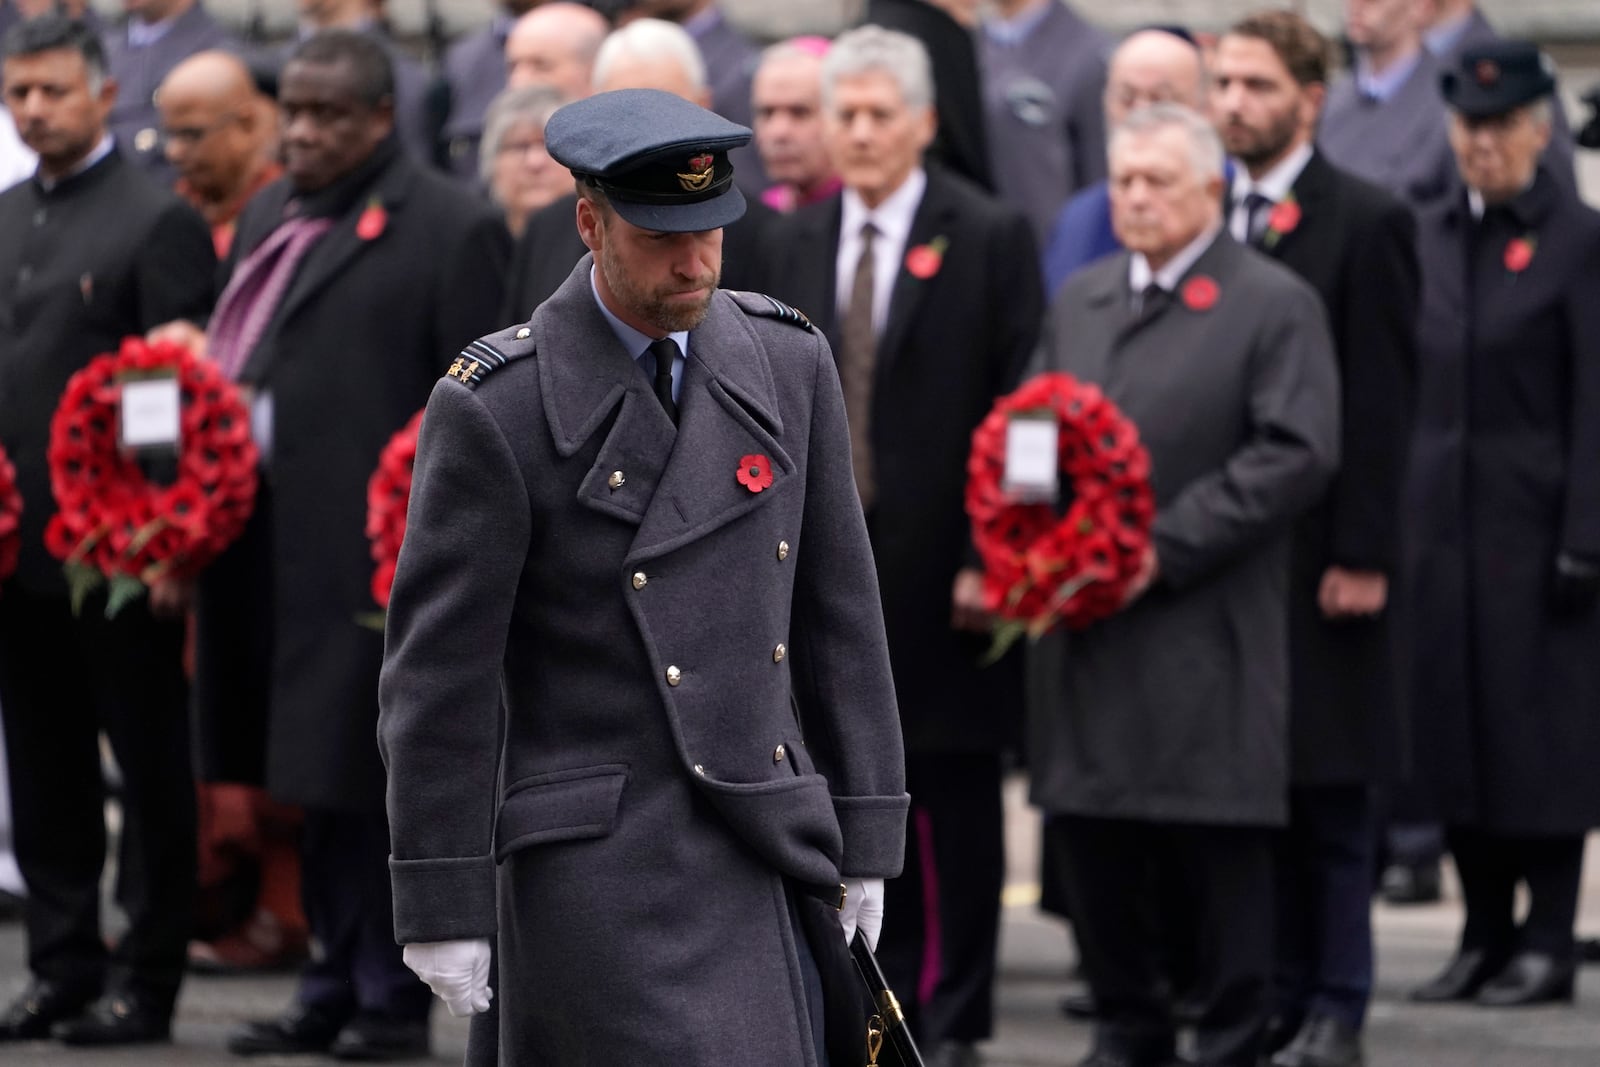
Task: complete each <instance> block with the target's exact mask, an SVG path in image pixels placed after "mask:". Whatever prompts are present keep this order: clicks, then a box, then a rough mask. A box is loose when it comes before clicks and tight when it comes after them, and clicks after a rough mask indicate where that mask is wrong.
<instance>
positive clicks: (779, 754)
mask: <svg viewBox="0 0 1600 1067" xmlns="http://www.w3.org/2000/svg"><path fill="white" fill-rule="evenodd" d="M772 762H773V763H782V762H783V746H782V745H779V746H778V747H777V748H775V749H773V750H772Z"/></svg>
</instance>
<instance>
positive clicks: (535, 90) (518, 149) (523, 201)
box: [478, 85, 572, 238]
mask: <svg viewBox="0 0 1600 1067" xmlns="http://www.w3.org/2000/svg"><path fill="white" fill-rule="evenodd" d="M565 102H566V101H565V100H564V99H563V98H562V96H561V94H560V93H559V92H557V91H556V90H554V89H552V88H550V87H549V86H543V85H532V86H527V87H525V88H522V89H507V90H506V91H505V92H503V93H501V94H500V95H499V96H497V97H495V98H494V103H492V104H490V105H489V111H488V114H486V115H485V116H484V122H483V141H482V143H481V145H480V151H479V160H478V177H479V178H480V180H482V182H483V184H484V186H485V188H487V189H488V190H489V198H490V199H491V200H493V201H494V204H495V206H496V207H498V208H499V209H500V210H501V212H503V213H504V215H505V219H506V229H508V230H510V231H511V236H512V237H513V238H516V237H520V236H522V231H523V229H524V228H525V227H526V226H527V222H528V216H529V215H531V214H533V213H534V212H535V211H538V210H539V209H540V208H543V207H547V206H548V205H550V204H552V203H554V202H555V201H557V200H560V199H561V198H562V197H563V196H566V195H567V194H568V193H570V192H572V174H571V173H570V172H569V171H568V170H567V168H565V167H563V166H562V165H561V164H559V163H557V162H556V161H555V160H554V159H552V158H550V153H549V152H548V151H546V150H545V146H544V127H545V123H547V122H549V121H550V116H551V115H553V114H555V111H556V109H557V108H558V107H560V106H561V105H562V104H563V103H565Z"/></svg>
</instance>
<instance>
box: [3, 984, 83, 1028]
mask: <svg viewBox="0 0 1600 1067" xmlns="http://www.w3.org/2000/svg"><path fill="white" fill-rule="evenodd" d="M98 994H99V990H98V989H94V988H92V987H89V986H75V985H67V984H62V983H58V982H48V981H45V980H44V979H42V978H36V979H34V981H33V982H32V984H30V985H29V986H28V988H27V989H25V990H23V992H22V995H21V996H19V997H18V998H17V999H16V1000H14V1001H12V1002H11V1006H10V1007H8V1008H6V1010H5V1014H4V1015H0V1041H39V1040H42V1039H43V1038H47V1037H49V1036H50V1028H51V1027H52V1026H54V1025H55V1024H56V1023H58V1022H61V1021H62V1020H63V1019H71V1018H73V1017H74V1016H76V1015H78V1014H79V1013H80V1012H82V1011H83V1009H84V1007H85V1005H87V1004H88V1003H89V1002H90V1001H92V1000H94V998H95V997H96V996H97V995H98Z"/></svg>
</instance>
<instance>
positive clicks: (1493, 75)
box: [1473, 59, 1500, 89]
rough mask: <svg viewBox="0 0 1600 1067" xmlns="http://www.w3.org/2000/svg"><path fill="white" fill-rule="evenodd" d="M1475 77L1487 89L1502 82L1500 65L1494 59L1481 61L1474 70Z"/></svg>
mask: <svg viewBox="0 0 1600 1067" xmlns="http://www.w3.org/2000/svg"><path fill="white" fill-rule="evenodd" d="M1473 75H1474V76H1475V77H1476V78H1477V79H1478V84H1479V85H1481V86H1483V87H1484V88H1485V89H1487V88H1489V87H1490V86H1492V85H1494V84H1495V83H1496V82H1498V81H1499V80H1500V64H1498V63H1496V62H1495V61H1494V60H1492V59H1480V60H1478V65H1477V66H1476V67H1474V68H1473Z"/></svg>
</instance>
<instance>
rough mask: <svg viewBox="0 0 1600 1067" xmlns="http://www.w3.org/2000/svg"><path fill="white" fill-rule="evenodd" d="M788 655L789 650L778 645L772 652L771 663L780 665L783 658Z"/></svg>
mask: <svg viewBox="0 0 1600 1067" xmlns="http://www.w3.org/2000/svg"><path fill="white" fill-rule="evenodd" d="M788 654H789V650H788V649H787V648H785V647H784V646H783V645H781V644H780V645H779V646H778V647H777V648H775V649H773V650H772V662H774V663H782V662H783V657H785V656H787V655H788Z"/></svg>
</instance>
